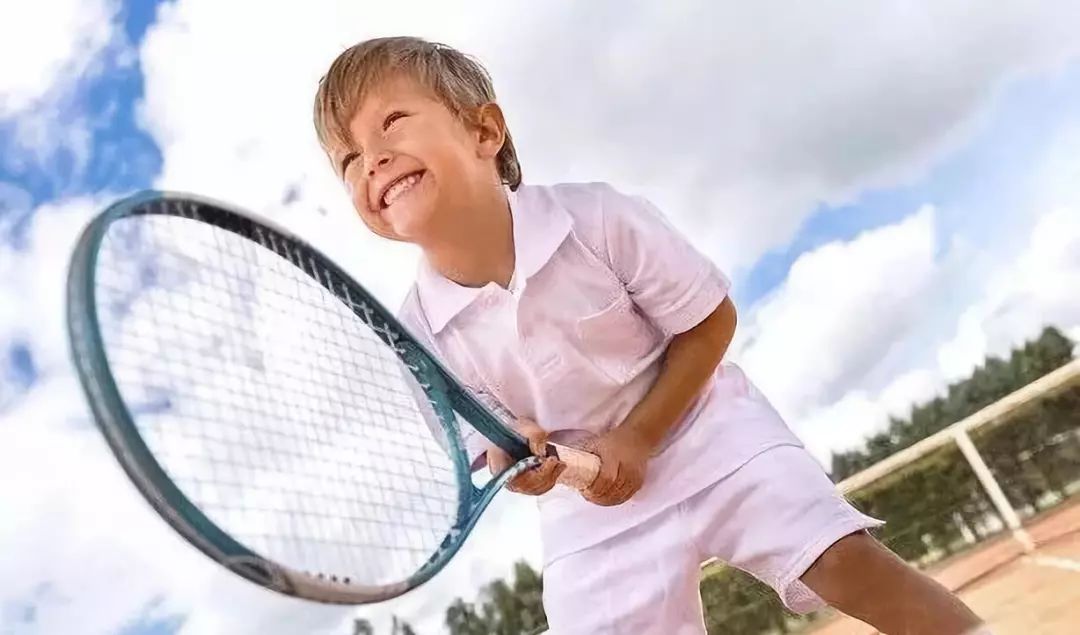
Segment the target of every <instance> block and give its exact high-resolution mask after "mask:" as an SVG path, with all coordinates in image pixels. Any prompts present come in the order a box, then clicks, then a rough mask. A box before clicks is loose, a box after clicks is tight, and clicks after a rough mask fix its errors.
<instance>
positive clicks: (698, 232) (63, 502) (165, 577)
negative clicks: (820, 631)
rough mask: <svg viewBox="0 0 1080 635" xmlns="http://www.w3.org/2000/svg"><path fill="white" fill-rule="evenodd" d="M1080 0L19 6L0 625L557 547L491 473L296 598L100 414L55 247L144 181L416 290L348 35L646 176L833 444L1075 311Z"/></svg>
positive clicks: (253, 614)
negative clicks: (167, 518) (431, 554)
mask: <svg viewBox="0 0 1080 635" xmlns="http://www.w3.org/2000/svg"><path fill="white" fill-rule="evenodd" d="M1076 24H1080V5H1078V4H1077V3H1075V2H1068V1H1060V2H1049V1H1046V2H1037V1H1036V2H1019V1H1009V0H1005V1H1002V2H996V3H992V4H985V3H981V4H976V3H972V2H970V1H962V0H942V1H940V2H937V3H932V6H919V7H913V6H912V5H911V3H907V2H901V1H899V0H896V1H892V0H887V1H885V2H879V3H867V4H860V5H857V6H855V5H851V4H845V5H842V6H841V5H840V4H837V3H802V4H799V5H792V4H791V3H782V2H778V1H764V2H757V3H745V2H735V1H723V2H705V1H697V2H690V1H686V2H677V3H662V4H661V3H651V2H643V1H634V2H626V1H623V2H616V1H612V0H605V1H598V2H591V3H587V4H586V3H578V2H571V1H569V0H556V1H552V2H546V3H543V4H539V3H532V2H524V1H518V0H514V1H495V0H486V1H472V2H450V1H443V2H398V3H392V4H391V3H368V2H355V1H350V2H331V1H328V0H327V1H312V2H308V3H304V5H303V7H301V6H300V4H299V3H260V2H253V1H252V2H244V1H239V0H238V1H236V2H228V3H222V2H214V1H212V0H173V1H171V2H163V3H153V2H130V3H122V2H118V1H116V0H40V1H39V2H34V3H19V4H12V3H8V4H5V5H3V6H2V7H0V55H2V56H3V58H4V59H5V60H13V61H14V62H5V64H4V68H3V70H2V71H0V465H2V466H3V468H2V469H3V475H4V476H3V478H0V570H2V571H4V572H5V575H4V576H3V581H2V582H0V633H5V635H6V633H8V632H12V633H29V634H38V633H57V632H65V633H73V632H78V633H88V634H98V633H101V634H123V635H150V634H153V635H162V634H169V635H172V634H182V635H192V634H196V633H198V634H202V633H219V632H222V633H224V632H227V633H256V632H258V633H295V632H312V633H340V634H347V633H349V632H350V631H349V623H350V621H351V619H352V618H353V617H357V616H361V617H371V618H373V619H375V620H376V621H379V620H382V621H383V622H382V623H385V620H386V619H388V618H387V616H388V615H389V614H390V613H396V614H398V615H400V616H402V617H404V618H406V619H408V620H410V621H412V622H413V623H414V625H416V626H417V627H418V630H419V632H421V633H429V632H432V633H437V632H440V631H439V629H438V625H439V622H440V621H441V612H442V609H443V607H444V606H445V604H446V603H447V602H448V601H449V599H450V598H452V597H454V596H455V595H457V594H465V595H468V594H469V593H470V592H472V591H471V590H472V589H476V588H478V587H479V586H480V585H481V584H483V583H484V582H486V581H488V580H490V579H491V578H493V577H496V576H500V575H503V574H504V573H506V572H507V571H508V570H509V566H510V563H511V562H513V560H514V559H516V558H520V557H524V558H526V559H528V560H530V561H531V562H533V563H534V564H538V562H539V558H540V554H541V549H540V546H539V543H538V533H537V531H536V517H535V510H534V509H533V507H532V506H531V505H530V503H529V502H528V501H525V500H522V499H520V498H518V497H515V496H512V495H509V496H501V497H500V498H499V501H498V502H497V503H496V507H495V509H493V510H492V512H491V513H489V514H488V515H487V516H486V517H485V519H484V520H483V521H482V523H481V527H480V528H479V530H478V534H477V535H476V536H474V538H473V539H472V540H471V541H470V543H469V545H468V546H467V547H466V549H465V550H464V551H463V552H462V554H461V555H460V556H459V557H458V558H456V559H455V561H454V562H453V564H452V565H451V566H450V568H449V569H448V570H447V571H445V572H444V573H443V574H441V575H440V576H438V577H437V578H436V579H435V580H434V581H433V582H432V583H430V584H429V585H428V586H426V587H424V588H423V590H422V591H419V592H416V593H413V594H410V595H408V596H406V597H404V598H402V599H400V600H398V601H395V602H393V603H391V604H390V605H389V606H383V607H379V608H377V609H362V610H357V609H349V608H341V607H323V606H316V605H311V604H307V603H303V602H297V601H292V600H288V599H284V598H280V597H278V596H274V595H271V594H270V593H268V592H264V591H262V590H260V589H256V588H253V587H252V586H251V585H248V584H247V583H245V582H243V581H240V580H238V579H235V578H234V577H233V576H231V575H229V574H226V573H222V572H220V571H218V569H217V568H216V567H215V566H214V565H211V564H210V563H209V562H208V561H206V559H205V558H203V557H202V556H201V555H199V554H198V553H196V552H195V551H194V550H193V549H191V548H190V547H188V546H187V545H186V544H185V543H183V542H182V541H181V540H180V539H178V538H177V537H175V536H174V535H173V534H172V533H171V531H170V530H168V529H167V528H166V527H165V525H164V523H162V522H161V521H160V520H159V519H158V518H157V517H156V516H155V515H154V514H153V513H152V512H150V511H149V509H148V508H147V507H146V506H145V504H144V503H143V502H142V500H141V499H140V498H139V497H138V495H137V494H136V493H135V491H134V489H133V488H132V487H131V486H130V485H129V484H128V482H127V481H126V479H125V477H124V476H123V475H122V473H121V472H120V470H119V469H118V468H117V466H116V465H115V463H114V462H113V461H112V459H111V458H110V456H109V454H108V452H107V450H106V449H105V446H104V444H103V442H102V440H101V439H100V437H99V435H98V434H97V432H96V430H95V429H94V428H93V426H92V424H91V423H90V421H89V418H88V413H87V411H86V407H85V405H84V402H83V401H82V397H81V394H80V392H79V390H78V387H77V382H76V380H75V377H74V375H73V372H72V368H71V363H70V358H69V355H68V350H67V346H66V343H65V334H64V318H63V281H64V275H65V271H66V266H67V259H68V257H69V255H70V252H71V248H72V246H73V245H74V242H75V239H76V236H77V235H78V232H79V230H80V229H81V227H82V226H83V225H84V224H85V223H86V222H87V221H88V220H89V219H90V218H91V217H92V216H93V215H94V214H95V213H96V212H98V211H100V210H101V209H102V208H103V206H105V205H107V204H108V203H109V202H111V201H112V200H115V199H116V198H118V197H120V196H122V195H124V194H127V193H130V192H132V191H134V190H137V189H141V188H148V187H153V188H163V189H173V190H182V191H189V192H196V193H199V194H203V195H207V196H212V197H215V198H219V199H223V200H227V201H229V202H231V203H233V204H235V205H238V206H241V207H244V208H246V209H249V210H252V211H253V212H254V213H257V214H260V215H264V216H266V217H268V218H271V219H273V220H275V221H277V222H279V223H281V224H284V225H286V226H288V227H290V228H291V229H293V230H294V231H296V232H297V233H299V234H300V235H302V236H304V237H306V238H307V239H308V240H310V241H311V242H313V243H314V244H316V245H317V246H318V247H320V248H321V249H322V250H324V251H325V252H326V253H328V254H329V255H330V256H331V257H332V258H334V259H335V260H337V261H338V262H339V263H340V264H341V265H342V266H343V267H345V268H346V269H347V270H348V271H349V272H351V273H352V274H353V275H354V276H355V277H356V278H357V279H358V280H360V281H361V282H362V283H363V284H364V285H365V286H368V287H369V288H371V289H373V290H374V291H375V293H376V294H377V295H379V296H380V297H381V298H383V299H384V300H385V302H386V303H387V304H389V305H391V306H394V305H396V304H397V303H398V302H400V300H401V298H402V297H403V296H404V293H405V291H406V289H407V286H408V283H409V281H410V276H411V274H412V273H413V270H414V266H415V260H416V257H417V254H416V253H415V252H414V251H413V250H412V249H410V248H409V247H407V246H400V245H388V244H385V243H382V242H380V241H379V240H378V239H375V238H374V237H372V236H370V235H368V234H367V233H366V230H365V229H364V227H363V225H362V224H361V223H360V221H359V219H357V218H356V217H355V216H354V215H353V214H352V213H351V210H350V208H349V205H348V201H347V199H346V196H345V193H344V190H343V188H342V187H341V185H340V184H339V183H337V182H335V180H334V177H333V174H332V172H331V171H330V170H329V168H328V166H327V163H326V160H325V158H324V157H323V156H321V154H320V151H319V148H318V145H317V143H316V141H315V138H314V134H313V131H312V127H311V118H310V112H311V101H312V97H313V93H314V88H315V85H316V82H317V80H318V78H319V77H320V75H321V74H322V73H323V72H324V70H325V68H326V67H327V66H328V64H329V63H330V61H331V60H332V59H333V58H334V57H335V55H336V54H337V53H339V52H340V51H341V50H343V49H344V48H346V47H347V46H349V45H351V44H353V43H355V42H356V41H359V40H361V39H364V38H368V37H373V36H379V35H391V34H412V35H419V36H422V37H427V38H431V39H436V40H440V41H443V42H446V43H448V44H451V45H454V46H457V47H459V48H461V49H463V50H465V51H467V52H469V53H471V54H473V55H475V56H477V57H478V58H479V59H480V60H481V61H482V62H484V64H485V65H486V66H487V67H488V68H489V70H490V71H491V73H492V75H493V76H494V79H495V86H496V90H497V92H498V94H499V98H500V102H501V104H502V105H503V108H504V110H505V112H506V115H507V120H508V123H509V126H510V129H511V131H512V132H513V135H514V139H515V144H516V146H517V147H518V149H519V154H520V156H521V158H522V162H523V167H524V174H525V180H526V182H530V183H552V182H560V181H608V182H611V183H612V184H614V185H615V186H616V187H618V188H620V189H623V190H625V191H628V192H632V193H635V194H641V195H645V196H647V197H649V198H650V199H651V200H652V201H653V202H655V203H656V204H657V205H658V206H659V207H660V208H661V209H662V210H664V212H665V213H666V214H667V215H668V217H669V218H670V219H671V220H672V222H673V223H674V224H675V225H676V226H677V227H678V228H679V229H681V230H682V231H684V232H686V233H687V235H688V236H689V237H690V238H691V240H692V241H693V243H694V244H695V246H696V247H697V248H698V249H700V250H701V251H702V252H703V253H705V254H706V255H708V256H709V257H710V258H712V259H713V260H714V261H715V262H716V263H717V264H718V265H719V266H720V267H721V268H722V269H723V270H724V271H725V272H726V273H728V274H729V276H730V277H731V278H732V280H733V282H734V286H733V289H732V296H733V299H734V300H735V303H736V305H737V307H738V310H739V315H740V323H739V330H738V333H737V335H736V341H735V343H734V345H733V347H732V350H731V352H730V355H729V357H730V358H731V359H732V360H733V361H734V362H735V363H738V364H740V365H742V366H743V367H744V368H745V369H746V370H747V372H748V374H749V375H750V377H751V378H752V379H753V381H754V382H755V383H757V384H758V385H759V386H760V387H761V388H762V390H763V391H764V392H765V393H766V394H767V395H768V396H769V398H770V399H771V400H772V401H773V403H774V404H775V405H776V406H777V408H778V409H779V410H780V412H781V413H782V414H783V415H784V416H785V418H786V419H787V420H788V422H789V424H790V425H791V426H792V428H793V429H794V430H795V431H796V432H797V433H798V434H799V435H800V437H801V438H802V439H803V440H804V442H805V443H806V444H807V447H809V448H810V449H811V451H812V452H814V454H815V456H817V457H818V459H819V460H821V461H822V463H823V465H825V466H826V467H828V463H829V454H830V452H831V451H833V450H843V449H847V448H851V447H855V446H857V445H858V444H859V443H860V441H861V440H862V439H864V438H865V437H866V436H867V435H869V434H872V433H874V432H875V431H877V430H880V429H882V428H883V427H884V426H885V425H886V424H887V421H888V417H889V416H890V415H893V416H903V415H904V414H906V413H907V412H908V411H909V409H910V408H911V406H912V404H914V403H919V402H921V401H924V400H926V399H928V398H931V397H933V396H934V395H936V394H938V393H940V392H941V391H943V390H944V389H945V387H946V386H947V385H948V384H949V382H951V381H955V380H957V379H960V378H963V377H964V376H966V375H967V374H968V373H969V372H970V371H971V370H972V369H973V368H974V367H975V365H977V364H978V363H980V362H981V361H982V360H983V359H984V357H985V356H986V355H988V354H995V355H1001V354H1006V353H1007V352H1008V350H1009V349H1010V348H1011V347H1013V346H1016V345H1018V344H1020V343H1022V342H1023V341H1024V340H1025V339H1028V338H1031V337H1033V336H1035V335H1036V334H1037V333H1038V332H1039V331H1040V330H1041V329H1042V328H1043V326H1045V325H1049V324H1052V325H1056V326H1058V327H1060V328H1062V329H1063V330H1064V331H1065V332H1067V333H1068V334H1070V335H1071V336H1072V337H1073V338H1074V339H1077V340H1080V294H1077V293H1076V290H1077V289H1080V106H1078V104H1080V39H1078V38H1076V37H1075V29H1074V28H1072V27H1073V26H1074V25H1076ZM508 535H509V536H512V537H513V539H512V540H507V539H506V536H508ZM9 572H11V573H9Z"/></svg>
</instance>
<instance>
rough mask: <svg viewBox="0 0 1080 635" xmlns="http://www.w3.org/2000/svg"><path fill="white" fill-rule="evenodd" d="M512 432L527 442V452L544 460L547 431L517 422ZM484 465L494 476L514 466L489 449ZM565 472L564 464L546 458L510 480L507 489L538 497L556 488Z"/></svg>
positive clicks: (524, 421)
mask: <svg viewBox="0 0 1080 635" xmlns="http://www.w3.org/2000/svg"><path fill="white" fill-rule="evenodd" d="M514 429H515V430H517V431H518V432H519V433H521V435H522V436H524V437H525V438H526V439H528V440H529V448H530V449H532V451H533V453H534V454H537V455H540V456H543V454H544V447H545V445H546V444H547V437H548V434H547V431H546V430H544V429H543V428H541V427H540V426H539V425H537V423H536V422H535V421H532V420H530V419H518V420H517V422H516V423H515V425H514ZM487 461H488V466H489V467H490V468H491V473H492V474H493V475H494V474H498V473H500V472H502V471H503V470H505V469H506V468H508V467H510V464H511V463H513V461H511V460H510V455H509V454H507V453H506V452H503V451H502V449H501V448H498V447H495V446H492V447H490V448H488V450H487ZM565 469H566V464H565V463H563V462H562V461H559V460H558V459H555V458H550V457H549V458H545V459H544V460H543V462H542V463H540V465H538V466H537V467H534V468H533V469H531V470H527V471H525V472H522V473H521V474H518V475H517V476H515V477H514V478H512V479H510V482H509V483H507V484H506V486H507V488H508V489H509V490H510V491H511V492H517V493H518V494H528V495H529V496H539V495H541V494H544V493H546V492H547V491H548V490H550V489H551V488H552V487H554V486H555V482H556V481H557V480H558V478H559V474H561V473H562V471H563V470H565Z"/></svg>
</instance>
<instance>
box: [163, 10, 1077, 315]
mask: <svg viewBox="0 0 1080 635" xmlns="http://www.w3.org/2000/svg"><path fill="white" fill-rule="evenodd" d="M462 6H463V5H457V4H454V3H415V2H414V3H400V4H398V5H393V6H390V5H386V6H379V7H378V8H372V7H370V6H368V5H363V6H361V5H358V4H354V3H347V4H341V3H329V2H324V3H315V4H311V5H305V6H304V7H302V8H301V7H300V6H299V5H288V4H286V5H280V6H273V7H270V6H266V5H265V4H259V5H258V9H257V12H258V15H259V24H260V25H261V26H260V28H259V29H250V28H248V27H247V25H248V21H249V19H250V18H249V12H250V10H252V6H250V5H244V4H243V3H230V4H229V5H227V6H224V5H221V3H213V2H207V1H206V0H185V1H181V2H178V3H176V4H175V5H172V6H169V7H167V10H166V11H164V12H163V15H162V19H161V22H160V23H159V24H158V25H157V26H156V27H155V28H154V29H153V30H152V31H151V33H150V34H149V37H148V38H147V41H146V43H145V45H144V47H143V50H142V60H143V63H144V65H145V69H146V72H147V75H148V83H147V101H146V108H145V109H144V111H143V114H144V118H145V121H146V122H147V125H148V126H149V129H150V130H151V132H152V134H153V135H154V136H155V138H156V139H157V140H158V141H159V142H160V143H161V146H162V150H163V153H164V155H165V167H164V172H163V175H162V179H161V182H162V183H163V184H165V185H167V186H169V187H177V188H181V189H197V190H199V191H203V192H206V193H209V194H213V195H220V196H223V197H225V198H228V199H229V200H234V201H236V202H238V203H241V204H243V205H247V206H251V207H254V208H256V209H262V208H264V207H266V206H268V205H271V204H273V202H275V201H277V200H279V199H280V198H281V196H282V193H283V192H284V191H285V189H286V188H287V187H289V186H290V185H292V184H299V185H301V186H302V189H303V192H304V198H303V199H302V200H301V202H300V204H299V205H298V206H296V208H295V211H294V212H293V213H292V215H293V216H300V215H302V214H304V213H305V210H311V209H313V208H315V207H317V206H323V207H326V208H328V209H330V210H332V211H333V212H334V213H341V214H348V213H349V211H348V206H347V203H346V200H345V198H344V196H342V195H341V193H340V192H339V191H338V190H339V188H338V187H337V186H336V185H334V184H333V183H332V179H331V177H330V173H329V170H328V169H327V168H326V166H325V164H324V162H323V159H322V157H321V156H320V155H319V152H318V149H317V147H316V145H315V141H314V138H313V133H312V131H311V124H310V109H311V99H312V95H313V91H314V87H315V82H316V80H317V78H318V77H319V75H320V74H321V73H322V72H323V71H324V70H325V67H326V65H327V64H328V63H329V61H330V60H331V59H332V58H333V56H334V55H335V54H336V53H337V52H339V51H340V50H341V49H342V48H344V47H345V46H347V45H349V44H351V43H353V42H355V41H358V40H360V39H363V38H366V37H371V36H375V35H386V34H398V33H413V34H418V35H422V36H426V37H432V38H435V39H441V40H444V41H447V42H449V43H451V44H454V45H457V46H459V47H461V48H463V49H464V50H466V51H468V52H470V53H473V54H475V55H477V56H478V57H479V58H480V59H482V60H483V61H484V62H485V63H486V64H487V65H488V66H489V68H490V69H491V71H492V73H493V75H494V77H495V80H496V88H497V89H498V91H499V93H500V95H501V98H502V101H503V102H504V104H505V107H506V110H507V112H508V118H509V122H510V125H511V129H512V131H513V133H514V135H515V139H516V141H517V144H518V146H519V149H520V151H521V155H522V159H523V162H524V167H525V174H526V178H527V179H528V180H533V181H540V182H545V181H550V180H592V179H609V180H612V181H614V182H616V183H618V184H620V185H622V186H624V187H626V188H628V189H633V190H636V191H641V192H643V193H646V194H647V195H649V196H651V197H652V198H654V199H656V201H657V202H658V203H659V204H660V205H661V206H662V207H664V208H665V209H666V210H668V211H669V212H670V214H671V215H672V216H673V217H675V219H676V222H677V223H678V224H679V225H680V226H682V227H684V228H691V227H693V229H694V232H693V235H694V238H695V240H696V241H697V242H698V244H699V245H700V246H701V247H702V248H704V249H705V250H706V251H707V252H708V253H710V254H711V255H712V256H714V257H715V258H716V259H717V260H718V261H719V262H720V263H721V264H722V265H723V266H725V267H729V268H731V269H733V270H739V269H741V268H742V267H745V266H748V265H749V264H751V263H752V262H753V261H754V260H755V259H756V258H757V257H758V256H760V255H761V254H762V253H763V251H764V250H765V249H767V248H770V247H775V246H777V245H782V244H784V243H785V242H786V241H787V240H788V239H789V238H790V237H791V236H792V234H793V233H794V231H795V230H796V228H797V227H798V226H799V224H800V223H801V222H802V221H803V220H804V219H805V218H807V216H808V215H809V214H810V213H812V211H813V210H814V208H815V207H816V206H817V205H818V204H820V203H821V202H834V203H835V202H840V201H845V200H849V199H851V198H852V197H853V196H855V195H857V194H858V193H859V192H862V191H864V190H865V189H866V188H868V187H872V186H886V185H891V184H897V183H899V182H903V181H907V180H910V179H913V178H915V177H917V176H918V175H920V174H923V173H924V172H925V170H926V169H927V168H928V167H929V166H930V165H931V164H932V163H933V161H934V160H936V158H937V157H939V156H941V154H942V153H944V152H947V151H948V150H949V149H951V148H953V147H955V146H956V144H957V143H959V142H961V141H962V140H963V139H964V138H965V137H966V134H967V131H969V130H971V129H973V128H974V127H975V126H977V124H978V122H979V121H980V118H981V116H982V113H983V112H984V111H985V110H986V108H987V106H988V105H989V104H990V103H991V101H992V100H991V98H992V97H993V95H994V94H995V92H996V89H997V87H998V86H1000V85H1001V83H1002V82H1003V81H1004V80H1006V79H1007V78H1009V77H1011V76H1013V75H1016V74H1017V73H1020V72H1022V71H1024V70H1025V69H1028V68H1031V67H1045V66H1046V65H1049V64H1053V63H1057V62H1059V61H1060V60H1061V59H1063V58H1064V57H1066V56H1068V55H1073V54H1076V53H1077V51H1080V42H1078V41H1077V39H1076V38H1075V37H1073V34H1072V33H1071V32H1070V30H1069V29H1068V28H1067V27H1066V26H1065V25H1066V24H1071V23H1075V22H1076V21H1077V20H1078V19H1080V15H1078V13H1080V10H1078V9H1077V7H1076V5H1073V4H1071V3H1045V2H1044V3H1037V4H1035V5H1032V4H1031V3H1023V4H1021V3H1011V2H1010V3H997V4H995V5H994V7H993V9H988V10H982V11H978V12H970V11H969V10H968V5H967V4H966V3H963V2H959V1H955V2H946V3H937V4H935V5H934V6H933V7H922V8H920V9H919V10H918V11H914V10H912V9H910V7H909V6H908V5H907V4H906V3H901V2H896V3H887V4H885V5H882V4H880V3H878V4H875V5H874V6H873V7H870V6H867V7H864V8H861V9H855V10H852V8H851V7H847V6H845V7H840V6H836V7H833V8H829V7H821V6H816V5H815V6H813V7H805V8H803V9H799V8H792V7H790V6H789V5H787V4H784V5H783V6H773V5H770V4H769V3H764V4H762V3H749V4H748V3H734V2H732V3H700V4H696V5H684V6H683V9H682V10H681V11H679V10H674V9H672V8H670V7H665V8H664V9H663V10H659V9H656V8H655V7H654V6H653V5H651V4H648V3H631V4H627V3H625V2H601V3H590V4H589V6H588V7H587V8H586V7H583V6H582V5H580V4H579V3H569V2H557V3H547V4H545V5H544V6H543V7H537V5H536V4H535V3H528V4H524V3H520V4H518V3H505V2H504V3H493V2H486V3H481V4H475V3H473V4H469V5H468V7H469V11H467V12H466V11H459V9H460V8H461V7H462ZM793 12H794V13H793ZM777 15H784V16H785V19H783V20H777V19H775V16H777ZM600 25H602V26H600ZM751 25H752V26H751ZM241 32H242V33H243V34H244V37H243V42H242V45H240V44H239V43H238V39H237V33H241ZM599 33H603V36H598V34H599ZM553 43H557V45H553ZM552 86H557V87H558V90H559V94H560V95H561V96H560V97H559V98H557V99H553V98H552V97H551V90H552V88H551V87H552ZM357 229H359V228H357ZM338 242H339V243H345V242H346V241H345V240H339V241H338ZM343 247H344V245H343ZM347 247H348V248H347V249H343V251H352V252H362V253H364V254H365V256H366V258H365V260H364V261H362V262H365V263H371V262H372V261H379V262H381V261H383V260H384V259H385V260H386V261H387V262H389V263H390V264H391V266H390V267H387V268H388V269H391V270H394V271H395V272H398V271H399V270H402V269H404V271H401V272H400V275H399V274H398V273H395V274H386V273H381V275H378V276H376V275H372V274H371V273H370V272H371V271H372V269H373V268H372V267H371V265H370V264H366V266H365V268H364V270H363V272H364V273H366V274H367V275H366V277H365V280H367V281H370V282H372V283H373V284H375V285H376V286H381V287H382V290H384V291H385V292H386V293H390V294H394V295H395V296H396V297H400V294H401V291H400V289H401V288H402V287H403V286H404V284H405V280H406V278H407V274H408V273H411V267H410V266H409V263H410V262H411V258H412V255H411V252H408V250H402V249H398V248H391V247H386V246H383V245H380V244H378V243H377V242H375V241H372V240H370V239H369V238H368V237H367V236H365V234H364V232H363V231H357V232H355V237H352V236H350V237H349V240H348V243H347ZM358 262H361V261H359V260H358ZM391 279H392V280H393V281H392V282H391V281H390V280H391Z"/></svg>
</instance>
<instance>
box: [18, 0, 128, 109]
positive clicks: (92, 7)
mask: <svg viewBox="0 0 1080 635" xmlns="http://www.w3.org/2000/svg"><path fill="white" fill-rule="evenodd" d="M118 8H119V3H118V2H114V1H112V0H43V1H41V2H30V3H22V4H19V3H7V4H5V5H4V7H3V8H0V59H4V60H7V62H6V63H5V64H4V72H3V74H0V119H3V118H6V117H10V116H12V115H14V114H17V113H20V112H24V111H26V110H28V109H30V108H31V107H33V106H34V105H35V104H37V103H39V102H40V100H41V99H42V98H44V97H45V96H46V95H47V94H48V93H49V92H50V91H54V90H57V89H58V87H60V86H61V85H65V84H70V83H73V82H75V81H77V80H78V79H79V77H80V76H81V75H82V74H83V73H85V72H87V70H88V69H89V68H90V66H91V65H92V64H93V61H94V57H95V56H96V55H97V54H98V53H100V52H101V51H102V49H104V47H105V46H106V45H107V44H108V42H109V40H110V38H111V37H112V31H113V26H112V17H113V16H114V15H115V13H116V11H117V9H118Z"/></svg>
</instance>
